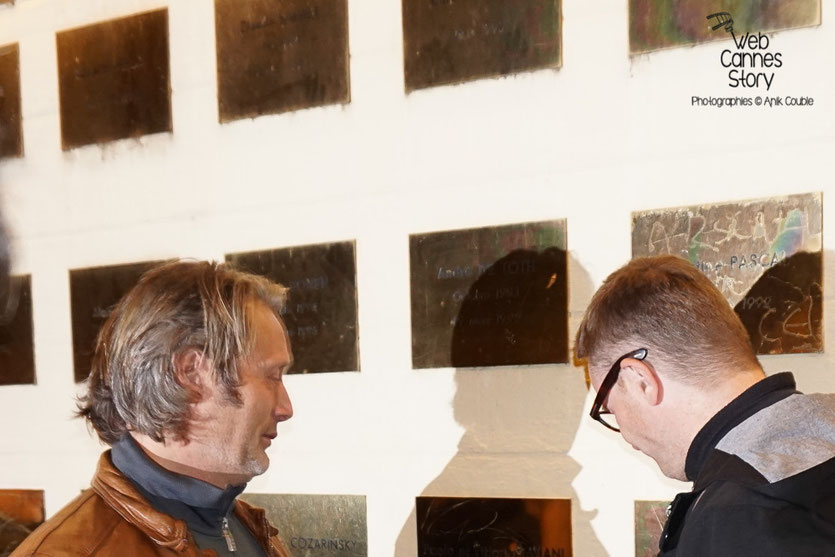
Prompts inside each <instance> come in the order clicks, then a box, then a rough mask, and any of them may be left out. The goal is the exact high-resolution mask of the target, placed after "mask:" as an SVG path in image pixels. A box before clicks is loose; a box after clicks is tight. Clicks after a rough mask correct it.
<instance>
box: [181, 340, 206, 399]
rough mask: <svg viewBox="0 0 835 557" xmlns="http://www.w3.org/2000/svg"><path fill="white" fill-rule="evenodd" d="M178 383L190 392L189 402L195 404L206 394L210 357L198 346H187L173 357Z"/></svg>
mask: <svg viewBox="0 0 835 557" xmlns="http://www.w3.org/2000/svg"><path fill="white" fill-rule="evenodd" d="M171 362H172V364H173V366H174V376H175V377H176V379H177V383H179V384H180V386H182V387H183V388H184V389H185V390H186V392H187V393H188V398H189V403H191V404H194V403H197V402H200V401H201V400H203V397H204V396H206V394H207V393H206V388H207V384H206V381H208V380H209V374H210V371H211V370H210V369H209V359H208V358H206V356H205V355H204V354H203V352H202V351H201V350H198V349H197V348H186V349H185V350H181V351H180V352H177V353H176V354H174V355H173V356H172V357H171Z"/></svg>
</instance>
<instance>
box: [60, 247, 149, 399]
mask: <svg viewBox="0 0 835 557" xmlns="http://www.w3.org/2000/svg"><path fill="white" fill-rule="evenodd" d="M160 263H162V261H150V262H143V263H129V264H127V265H113V266H108V267H91V268H88V269H74V270H71V271H70V302H71V309H72V346H73V361H74V364H75V366H74V367H75V380H76V382H80V381H84V380H85V379H86V378H87V376H88V375H89V374H90V362H91V360H92V357H93V351H94V349H95V344H96V337H97V336H98V334H99V329H101V326H102V325H103V324H104V322H105V321H106V320H107V318H108V317H109V316H110V312H111V311H112V310H113V307H114V306H115V305H116V303H118V302H119V300H121V299H122V296H124V295H125V294H127V293H128V292H129V291H130V290H131V289H132V288H133V287H134V286H135V285H136V283H137V282H139V278H140V277H141V276H142V274H143V273H145V271H148V270H150V269H152V268H153V267H156V266H157V265H159V264H160Z"/></svg>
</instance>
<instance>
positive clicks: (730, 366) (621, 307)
mask: <svg viewBox="0 0 835 557" xmlns="http://www.w3.org/2000/svg"><path fill="white" fill-rule="evenodd" d="M575 352H576V356H577V358H578V359H581V360H585V361H586V364H587V366H588V371H589V376H590V379H591V383H592V386H593V387H594V388H595V390H596V391H597V396H596V398H595V401H594V403H593V405H592V410H591V417H592V418H594V419H595V420H597V421H599V422H600V423H602V424H603V425H604V426H606V427H608V428H609V429H611V430H614V431H619V432H620V434H621V435H622V436H623V438H624V439H625V440H626V441H627V442H628V443H630V444H631V445H632V446H633V447H634V448H635V449H637V450H639V451H641V452H643V453H645V454H647V455H648V456H650V457H651V458H653V459H654V460H655V461H656V463H657V464H658V466H659V467H660V468H661V471H662V472H663V473H664V474H665V475H666V476H669V477H671V478H675V479H678V480H683V481H691V482H693V490H692V491H691V492H689V493H682V494H679V495H678V496H677V497H676V498H675V500H674V501H673V503H672V504H671V506H670V509H668V519H667V524H666V525H665V527H664V532H663V534H662V536H661V541H660V544H659V548H660V553H659V555H663V556H672V555H675V556H678V557H684V556H687V557H689V556H698V557H705V556H707V557H722V556H729V557H730V556H733V557H741V556H746V555H751V556H757V557H766V556H792V557H795V556H812V555H835V395H832V394H814V395H804V394H801V393H799V392H798V391H797V390H796V388H795V382H794V377H793V376H792V374H791V373H779V374H776V375H772V376H770V377H766V376H765V374H764V373H763V370H762V367H761V366H760V364H759V362H758V361H757V357H756V355H755V354H754V351H753V349H752V347H751V343H750V341H749V338H748V334H747V332H746V330H745V328H744V327H743V325H742V323H741V322H740V320H739V318H738V317H737V315H736V314H735V313H734V311H733V310H732V309H731V307H730V305H729V304H728V302H727V301H726V300H725V298H724V297H723V296H722V294H721V293H720V292H719V291H718V290H717V289H716V287H714V285H713V284H712V283H711V282H710V280H709V279H708V278H707V277H706V276H704V275H703V274H702V273H701V272H700V271H699V270H698V269H697V268H696V267H695V266H693V265H692V264H690V263H688V262H687V261H685V260H683V259H680V258H678V257H673V256H661V257H647V258H639V259H635V260H633V261H631V262H630V263H628V264H627V265H625V266H624V267H622V268H621V269H619V270H617V271H615V272H614V273H613V274H612V275H611V276H609V278H607V279H606V281H605V282H604V284H603V286H601V288H600V289H599V290H598V291H597V293H596V294H595V295H594V297H593V298H592V301H591V303H590V305H589V308H588V310H587V311H586V314H585V317H584V318H583V322H582V323H581V325H580V328H579V331H578V333H577V339H576V345H575Z"/></svg>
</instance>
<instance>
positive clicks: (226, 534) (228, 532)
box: [222, 516, 238, 553]
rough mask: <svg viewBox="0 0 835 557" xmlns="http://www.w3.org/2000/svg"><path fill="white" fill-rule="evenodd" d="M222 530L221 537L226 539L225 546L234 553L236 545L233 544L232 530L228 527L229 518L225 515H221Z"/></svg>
mask: <svg viewBox="0 0 835 557" xmlns="http://www.w3.org/2000/svg"><path fill="white" fill-rule="evenodd" d="M222 530H223V539H225V540H226V548H227V549H228V550H229V552H230V553H234V552H235V551H237V549H238V546H237V545H236V544H235V538H234V537H233V536H232V530H230V529H229V519H228V518H226V517H225V516H224V517H223V524H222Z"/></svg>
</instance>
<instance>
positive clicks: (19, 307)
mask: <svg viewBox="0 0 835 557" xmlns="http://www.w3.org/2000/svg"><path fill="white" fill-rule="evenodd" d="M3 302H4V303H3V307H2V308H0V385H32V384H34V383H35V348H34V343H33V340H32V339H33V337H32V280H31V277H30V276H29V275H25V276H19V277H12V278H11V281H10V282H9V296H8V298H7V299H5V300H3Z"/></svg>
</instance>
